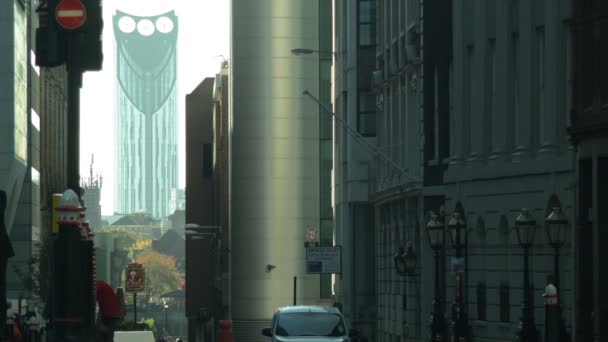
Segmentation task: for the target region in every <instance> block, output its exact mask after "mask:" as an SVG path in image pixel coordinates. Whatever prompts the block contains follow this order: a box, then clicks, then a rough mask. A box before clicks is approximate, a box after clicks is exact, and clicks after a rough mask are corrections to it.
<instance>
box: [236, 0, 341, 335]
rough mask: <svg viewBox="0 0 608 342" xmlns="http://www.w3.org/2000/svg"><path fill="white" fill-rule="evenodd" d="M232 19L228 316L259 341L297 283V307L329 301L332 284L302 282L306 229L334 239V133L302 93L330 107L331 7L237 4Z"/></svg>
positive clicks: (305, 0)
mask: <svg viewBox="0 0 608 342" xmlns="http://www.w3.org/2000/svg"><path fill="white" fill-rule="evenodd" d="M231 10H232V17H231V20H232V24H231V32H232V33H231V34H232V37H231V44H232V48H231V53H232V55H231V61H232V70H231V81H230V84H231V90H232V91H231V94H232V104H231V111H232V125H231V130H232V134H231V168H230V170H231V184H230V189H231V194H230V196H231V199H230V205H231V207H230V212H231V216H230V219H231V222H230V224H231V247H230V251H231V284H232V293H231V316H232V320H233V322H234V334H235V336H237V339H238V337H242V338H247V339H249V340H255V339H256V338H255V336H259V337H258V339H260V340H263V336H261V335H260V334H259V331H260V330H259V329H260V328H262V327H266V326H268V324H269V322H270V319H271V317H272V314H273V312H274V310H275V309H276V308H277V307H279V306H284V305H291V304H293V302H294V297H293V291H294V278H295V283H296V287H297V289H296V295H295V301H296V303H298V304H316V303H319V302H321V301H322V297H325V296H326V295H327V294H328V293H326V292H325V291H326V290H324V289H325V286H329V283H327V285H323V284H324V283H323V280H321V279H322V278H321V277H320V276H319V275H316V274H306V268H305V266H306V259H305V248H304V240H305V232H306V228H307V227H308V226H314V227H317V228H318V229H319V230H320V235H321V239H322V240H323V239H326V238H327V235H329V236H332V234H333V233H332V232H331V229H332V223H331V218H332V216H331V214H329V215H326V214H327V209H326V208H325V207H330V205H331V202H330V196H329V194H330V189H329V184H330V182H329V177H330V171H329V170H330V168H331V142H330V138H331V129H330V128H329V127H325V126H323V124H322V122H320V119H321V118H323V116H325V117H324V118H326V119H327V116H326V115H328V114H327V113H324V112H322V111H321V109H320V107H319V105H318V104H317V103H315V102H314V101H312V100H311V99H310V98H308V97H306V96H303V95H302V92H303V91H304V90H305V89H307V90H308V91H309V92H310V93H311V94H312V95H313V96H315V97H317V98H319V99H320V100H321V101H323V102H325V103H327V104H329V101H330V100H329V99H330V94H329V89H330V88H329V84H330V82H329V80H330V77H329V76H330V65H331V2H330V1H311V0H297V1H296V0H294V1H280V2H279V1H274V2H269V1H260V0H255V1H252V0H234V1H232V9H231ZM323 20H328V23H329V24H328V25H327V27H326V28H324V29H323V30H322V29H321V27H322V24H323V23H324V21H323ZM325 34H327V37H328V38H327V37H325ZM325 38H327V39H325ZM295 48H308V49H314V50H318V51H323V50H325V51H326V53H325V54H326V55H327V54H328V53H327V51H329V57H328V56H320V54H311V55H304V56H295V55H293V54H291V50H292V49H295ZM324 78H326V80H325V82H323V79H324ZM327 120H328V121H329V120H330V119H327ZM328 126H329V125H328ZM324 127H325V129H327V131H324V130H323V128H324ZM324 146H326V147H327V149H326V150H327V152H328V156H327V158H326V159H324V158H323V154H322V148H323V147H324ZM323 165H327V170H325V171H323V168H322V167H323ZM325 186H326V187H327V189H324V187H325ZM325 197H327V198H326V199H325V200H324V198H325ZM323 203H326V205H325V206H324V205H323ZM329 212H330V213H331V209H329ZM324 218H326V219H324ZM324 220H327V222H326V221H324ZM326 226H329V232H327V231H323V229H324V227H326ZM327 240H329V241H322V242H327V243H331V242H332V241H331V238H328V239H327ZM273 266H274V267H273ZM246 336H254V337H253V338H252V337H246Z"/></svg>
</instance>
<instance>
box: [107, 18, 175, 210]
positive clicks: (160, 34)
mask: <svg viewBox="0 0 608 342" xmlns="http://www.w3.org/2000/svg"><path fill="white" fill-rule="evenodd" d="M113 22H114V33H115V37H116V51H117V56H116V65H117V70H116V80H117V82H116V99H117V103H116V109H115V111H116V115H117V120H116V122H117V166H118V168H117V174H118V177H117V191H116V193H117V203H118V211H119V212H120V213H132V212H137V211H139V212H141V211H144V212H148V213H151V214H152V215H154V216H155V217H166V216H168V215H169V214H170V212H169V205H170V200H171V190H172V189H174V188H176V187H177V123H178V121H177V120H178V116H177V98H176V96H177V88H176V84H177V83H176V82H177V65H176V59H177V16H176V15H175V13H174V12H173V11H171V12H167V13H164V14H160V15H158V16H152V17H141V16H136V15H131V14H127V13H124V12H121V11H117V12H116V14H115V15H114V20H113Z"/></svg>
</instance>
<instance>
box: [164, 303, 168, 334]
mask: <svg viewBox="0 0 608 342" xmlns="http://www.w3.org/2000/svg"><path fill="white" fill-rule="evenodd" d="M164 309H165V333H164V334H163V335H164V336H165V337H167V318H168V317H167V316H168V315H167V312H168V311H169V305H167V303H165V305H164Z"/></svg>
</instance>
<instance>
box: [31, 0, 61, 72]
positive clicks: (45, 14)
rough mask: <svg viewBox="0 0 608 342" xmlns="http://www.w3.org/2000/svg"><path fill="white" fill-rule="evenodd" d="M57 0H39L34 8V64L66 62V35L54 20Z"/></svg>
mask: <svg viewBox="0 0 608 342" xmlns="http://www.w3.org/2000/svg"><path fill="white" fill-rule="evenodd" d="M57 2H58V0H46V1H41V2H40V5H39V6H38V8H37V9H36V12H37V13H38V21H39V26H38V28H37V29H36V65H37V66H42V67H54V66H58V65H61V64H64V63H65V62H66V52H67V50H66V37H65V34H64V32H63V31H62V30H60V29H59V27H58V25H57V22H56V21H55V8H56V7H57Z"/></svg>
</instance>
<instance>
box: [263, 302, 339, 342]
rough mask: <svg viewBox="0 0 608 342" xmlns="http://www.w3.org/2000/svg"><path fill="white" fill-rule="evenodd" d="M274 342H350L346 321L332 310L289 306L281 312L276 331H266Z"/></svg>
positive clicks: (275, 319) (277, 314) (274, 322)
mask: <svg viewBox="0 0 608 342" xmlns="http://www.w3.org/2000/svg"><path fill="white" fill-rule="evenodd" d="M262 335H264V336H268V337H269V338H270V341H272V342H325V341H327V342H347V341H350V336H349V333H348V332H347V330H346V324H345V323H344V317H343V316H342V313H341V312H340V310H338V309H337V308H334V307H331V306H312V305H299V306H286V307H282V308H279V309H277V311H276V312H275V314H274V316H273V317H272V327H270V328H265V329H262Z"/></svg>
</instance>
